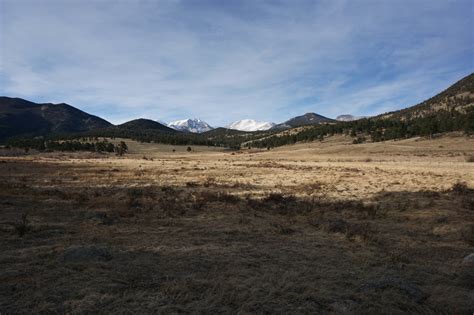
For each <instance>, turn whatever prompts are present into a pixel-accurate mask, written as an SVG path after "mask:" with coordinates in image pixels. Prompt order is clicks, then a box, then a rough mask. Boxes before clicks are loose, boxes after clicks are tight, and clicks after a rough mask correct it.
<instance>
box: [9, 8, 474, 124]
mask: <svg viewBox="0 0 474 315" xmlns="http://www.w3.org/2000/svg"><path fill="white" fill-rule="evenodd" d="M0 4H1V6H2V7H1V12H2V13H1V23H2V24H1V28H0V35H1V37H0V40H1V55H0V57H1V65H0V66H1V68H0V71H1V74H0V93H1V94H6V95H11V96H20V97H25V98H28V99H32V100H35V101H54V102H68V103H70V104H73V105H75V106H78V107H79V108H81V109H84V110H86V111H89V112H92V113H95V114H98V115H102V116H104V117H105V118H107V119H109V120H111V121H112V122H122V121H125V120H127V119H131V118H136V117H148V118H152V119H162V120H175V119H179V118H186V117H200V118H202V119H204V120H206V121H208V122H209V123H211V124H213V125H225V124H227V123H228V122H229V121H232V120H236V119H240V118H245V117H252V118H255V119H258V120H272V121H277V122H279V121H283V120H286V119H287V118H289V117H290V116H292V115H297V114H301V113H303V112H305V111H315V112H318V113H321V114H325V115H329V116H336V115H338V114H342V113H352V114H364V115H370V114H375V113H378V112H380V111H386V110H392V109H398V108H401V107H403V106H407V105H412V104H414V103H416V102H419V101H421V100H423V99H424V98H427V97H429V96H431V95H432V94H433V93H435V92H437V91H439V89H442V88H444V87H446V86H447V85H448V84H450V83H452V82H454V81H455V80H457V79H459V78H460V77H462V76H463V75H466V74H468V73H470V72H472V71H473V69H474V65H473V60H472V55H473V53H474V47H473V45H474V40H473V29H474V27H473V24H472V23H473V22H472V16H471V14H472V10H473V7H472V6H473V3H472V1H469V0H467V1H461V0H459V1H438V2H437V1H435V2H433V1H407V0H402V1H369V0H367V1H291V2H283V3H280V2H275V1H269V2H267V1H204V0H202V1H59V0H45V1H41V2H38V1H29V0H20V1H18V0H16V1H13V0H1V1H0Z"/></svg>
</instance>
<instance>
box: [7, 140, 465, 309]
mask: <svg viewBox="0 0 474 315" xmlns="http://www.w3.org/2000/svg"><path fill="white" fill-rule="evenodd" d="M119 140H120V139H119ZM119 140H115V141H119ZM125 141H126V142H127V144H128V147H129V152H128V153H127V154H126V155H124V156H122V157H118V156H115V155H113V154H97V153H84V152H83V153H80V152H77V153H58V152H50V153H35V152H29V153H27V154H26V153H24V152H22V151H15V150H6V149H3V150H2V151H1V152H0V208H1V210H0V236H1V237H0V313H37V312H59V313H71V312H74V313H82V312H102V313H116V312H119V313H132V312H133V313H142V312H147V313H149V312H158V313H216V312H218V313H368V312H369V313H370V312H372V313H391V314H397V313H400V314H406V313H413V312H417V313H432V312H436V313H466V314H472V312H473V311H474V257H472V256H471V258H469V257H468V256H469V255H470V254H473V253H474V138H472V137H467V136H463V135H461V134H457V133H451V134H447V135H445V136H442V137H439V138H436V139H427V138H412V139H407V140H401V141H386V142H379V143H364V144H352V139H351V137H348V136H342V135H340V136H334V137H328V138H326V139H325V140H324V141H321V142H319V141H316V142H312V143H301V144H296V145H290V146H283V147H279V148H276V149H272V150H263V149H248V150H247V149H246V150H241V151H231V150H226V149H222V148H214V147H198V146H192V151H191V152H188V151H187V146H172V145H160V144H146V143H136V142H133V141H129V140H125Z"/></svg>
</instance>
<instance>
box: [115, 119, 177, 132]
mask: <svg viewBox="0 0 474 315" xmlns="http://www.w3.org/2000/svg"><path fill="white" fill-rule="evenodd" d="M117 128H118V129H123V130H135V131H138V130H157V131H166V132H176V130H174V129H172V128H169V127H167V126H165V125H162V124H160V123H159V122H157V121H154V120H151V119H145V118H139V119H134V120H130V121H127V122H126V123H123V124H121V125H118V126H117Z"/></svg>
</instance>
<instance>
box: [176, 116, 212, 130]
mask: <svg viewBox="0 0 474 315" xmlns="http://www.w3.org/2000/svg"><path fill="white" fill-rule="evenodd" d="M168 127H170V128H173V129H175V130H180V131H188V132H194V133H201V132H206V131H209V130H212V129H214V128H212V127H211V126H210V125H209V124H208V123H207V122H205V121H202V120H201V119H183V120H177V121H172V122H170V123H169V124H168Z"/></svg>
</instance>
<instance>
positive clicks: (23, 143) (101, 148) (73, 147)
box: [6, 138, 128, 155]
mask: <svg viewBox="0 0 474 315" xmlns="http://www.w3.org/2000/svg"><path fill="white" fill-rule="evenodd" d="M86 140H87V138H83V139H81V140H48V139H44V138H12V139H10V140H9V141H8V142H7V145H6V147H7V148H9V147H11V148H20V149H24V150H25V152H28V151H29V150H37V151H40V152H45V151H46V152H51V151H68V152H74V151H89V152H115V153H116V154H117V155H124V154H125V153H127V152H128V146H127V144H126V143H125V142H124V141H120V142H119V143H118V144H113V143H111V142H109V141H107V140H106V139H104V140H102V141H98V140H96V141H94V140H95V139H93V138H89V139H88V140H89V141H91V140H92V141H93V142H87V141H86Z"/></svg>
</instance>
